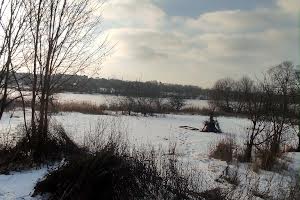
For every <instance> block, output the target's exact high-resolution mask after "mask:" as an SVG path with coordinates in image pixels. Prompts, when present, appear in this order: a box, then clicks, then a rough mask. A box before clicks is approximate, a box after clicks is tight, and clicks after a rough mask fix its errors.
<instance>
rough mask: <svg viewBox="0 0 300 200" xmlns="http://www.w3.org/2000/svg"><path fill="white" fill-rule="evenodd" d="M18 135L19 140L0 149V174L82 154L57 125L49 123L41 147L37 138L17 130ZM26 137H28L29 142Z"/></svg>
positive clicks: (80, 149)
mask: <svg viewBox="0 0 300 200" xmlns="http://www.w3.org/2000/svg"><path fill="white" fill-rule="evenodd" d="M29 131H30V130H29ZM19 134H20V135H21V137H20V138H18V139H15V141H12V142H11V144H10V145H6V146H5V148H0V174H1V173H9V172H10V171H19V170H24V169H28V168H32V167H34V166H38V165H41V164H48V163H52V162H55V161H60V160H61V159H63V158H66V157H72V156H73V155H75V154H80V153H82V152H84V150H83V149H82V148H80V147H78V145H77V144H75V143H74V142H73V141H72V140H71V139H70V138H69V136H68V135H67V133H66V132H65V130H64V129H63V127H62V126H61V125H58V124H54V123H51V125H50V129H49V132H48V134H47V138H44V139H43V144H42V145H41V144H40V141H41V140H38V139H37V138H36V137H37V136H33V135H31V134H30V133H29V134H26V132H25V130H23V129H20V130H19ZM28 137H30V142H29V139H28ZM37 154H38V155H39V157H38V158H37V157H36V155H37Z"/></svg>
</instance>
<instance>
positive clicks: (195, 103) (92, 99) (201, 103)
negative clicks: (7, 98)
mask: <svg viewBox="0 0 300 200" xmlns="http://www.w3.org/2000/svg"><path fill="white" fill-rule="evenodd" d="M54 98H55V99H57V100H58V101H60V102H88V103H92V104H96V105H100V104H107V105H109V104H111V103H116V102H118V101H119V100H121V99H122V98H124V96H115V95H105V94H76V93H58V94H56V95H55V96H54ZM186 107H198V108H203V107H208V101H207V100H199V99H187V100H186Z"/></svg>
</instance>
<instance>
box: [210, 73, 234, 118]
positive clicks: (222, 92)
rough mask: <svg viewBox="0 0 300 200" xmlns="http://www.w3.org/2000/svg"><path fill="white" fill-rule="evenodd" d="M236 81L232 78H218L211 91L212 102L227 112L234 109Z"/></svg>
mask: <svg viewBox="0 0 300 200" xmlns="http://www.w3.org/2000/svg"><path fill="white" fill-rule="evenodd" d="M234 86H235V81H234V80H233V79H231V78H224V79H220V80H218V81H217V82H216V83H215V85H214V86H213V88H212V91H211V93H210V103H211V104H214V106H216V107H217V108H219V109H221V110H224V111H226V112H232V111H233V105H232V101H233V93H234V92H233V90H234Z"/></svg>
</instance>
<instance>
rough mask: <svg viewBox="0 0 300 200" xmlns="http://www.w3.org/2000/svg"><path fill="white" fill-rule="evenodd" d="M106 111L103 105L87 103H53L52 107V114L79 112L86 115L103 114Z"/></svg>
mask: <svg viewBox="0 0 300 200" xmlns="http://www.w3.org/2000/svg"><path fill="white" fill-rule="evenodd" d="M105 109H107V106H105V105H96V104H91V103H88V102H80V103H78V102H67V103H55V104H54V105H53V107H52V109H51V110H52V112H80V113H87V114H98V115H101V114H104V113H103V111H104V110H105Z"/></svg>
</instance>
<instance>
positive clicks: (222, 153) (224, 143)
mask: <svg viewBox="0 0 300 200" xmlns="http://www.w3.org/2000/svg"><path fill="white" fill-rule="evenodd" d="M235 149H236V142H235V139H234V138H233V137H231V136H229V137H225V138H223V139H221V140H219V141H218V142H217V144H215V145H213V146H212V147H211V148H210V151H209V157H210V158H215V159H219V160H222V161H226V162H228V163H230V162H232V161H233V159H234V153H235Z"/></svg>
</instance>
